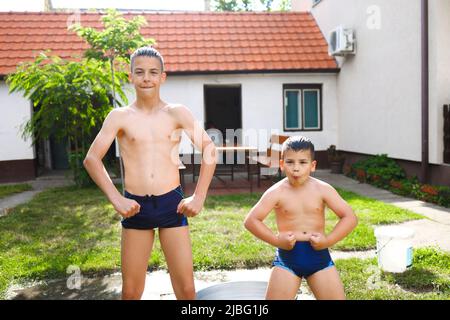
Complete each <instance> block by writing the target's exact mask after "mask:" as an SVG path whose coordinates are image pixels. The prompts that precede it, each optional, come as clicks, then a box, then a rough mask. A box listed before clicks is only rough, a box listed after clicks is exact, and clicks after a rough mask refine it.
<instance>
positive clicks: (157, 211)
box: [122, 186, 188, 230]
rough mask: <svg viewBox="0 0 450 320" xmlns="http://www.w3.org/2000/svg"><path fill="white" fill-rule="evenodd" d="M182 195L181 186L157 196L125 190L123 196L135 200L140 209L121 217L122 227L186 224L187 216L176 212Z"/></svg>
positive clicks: (138, 227) (134, 227)
mask: <svg viewBox="0 0 450 320" xmlns="http://www.w3.org/2000/svg"><path fill="white" fill-rule="evenodd" d="M183 197H184V194H183V190H182V189H181V186H178V187H176V188H175V189H173V190H172V191H169V192H168V193H165V194H161V195H158V196H155V195H151V196H149V195H145V196H137V195H134V194H131V193H129V192H128V191H125V198H128V199H133V200H136V202H137V203H139V205H140V206H141V210H140V211H139V213H137V214H136V215H134V216H132V217H130V218H123V219H122V227H124V228H126V229H141V230H146V229H154V228H174V227H181V226H187V225H188V220H187V218H186V217H185V216H184V215H182V214H179V213H177V207H178V204H179V203H180V201H181V200H182V199H183Z"/></svg>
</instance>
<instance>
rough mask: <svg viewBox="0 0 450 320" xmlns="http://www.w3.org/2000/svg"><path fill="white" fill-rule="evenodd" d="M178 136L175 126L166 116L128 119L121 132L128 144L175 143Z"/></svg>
mask: <svg viewBox="0 0 450 320" xmlns="http://www.w3.org/2000/svg"><path fill="white" fill-rule="evenodd" d="M179 136H180V133H179V130H177V124H176V123H175V121H174V120H173V119H172V118H171V117H170V116H167V115H160V116H155V117H144V118H142V117H130V119H128V121H127V123H126V126H125V128H124V130H123V137H124V138H125V139H126V140H127V142H129V143H130V144H142V143H144V144H146V143H158V142H163V143H170V142H172V143H176V142H177V141H179Z"/></svg>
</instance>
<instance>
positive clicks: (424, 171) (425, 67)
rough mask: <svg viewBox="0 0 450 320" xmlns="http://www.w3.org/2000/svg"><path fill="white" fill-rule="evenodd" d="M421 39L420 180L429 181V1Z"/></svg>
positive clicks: (423, 2)
mask: <svg viewBox="0 0 450 320" xmlns="http://www.w3.org/2000/svg"><path fill="white" fill-rule="evenodd" d="M421 12H422V18H421V38H422V163H421V167H420V180H421V182H422V183H426V182H427V181H428V165H429V164H428V161H429V146H428V139H429V134H428V109H429V79H428V77H429V60H428V0H421Z"/></svg>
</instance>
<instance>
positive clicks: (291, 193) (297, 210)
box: [274, 177, 325, 241]
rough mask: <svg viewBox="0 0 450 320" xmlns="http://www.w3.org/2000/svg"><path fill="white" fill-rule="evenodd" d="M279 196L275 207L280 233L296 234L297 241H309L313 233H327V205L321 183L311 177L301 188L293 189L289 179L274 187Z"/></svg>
mask: <svg viewBox="0 0 450 320" xmlns="http://www.w3.org/2000/svg"><path fill="white" fill-rule="evenodd" d="M274 187H275V189H276V192H277V195H278V202H277V204H276V206H275V213H276V215H275V216H276V222H277V227H278V231H279V232H286V231H292V232H294V234H295V236H296V239H297V241H309V238H310V235H311V233H313V232H319V233H322V234H323V233H324V232H325V203H324V201H323V197H322V193H321V181H320V180H317V179H315V178H312V177H309V179H308V181H307V182H306V183H305V184H304V185H302V186H299V187H293V186H291V185H290V184H289V182H288V180H287V179H284V180H282V181H280V182H278V183H277V185H275V186H274Z"/></svg>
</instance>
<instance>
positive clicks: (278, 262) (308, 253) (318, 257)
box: [272, 241, 334, 278]
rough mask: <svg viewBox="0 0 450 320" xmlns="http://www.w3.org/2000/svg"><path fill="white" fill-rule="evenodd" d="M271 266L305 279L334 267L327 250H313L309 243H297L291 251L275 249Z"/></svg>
mask: <svg viewBox="0 0 450 320" xmlns="http://www.w3.org/2000/svg"><path fill="white" fill-rule="evenodd" d="M272 266H274V267H280V268H283V269H286V270H288V271H290V272H292V273H293V274H295V275H296V276H297V277H305V278H307V277H309V276H311V275H313V274H314V273H316V272H317V271H320V270H323V269H327V268H330V267H332V266H334V263H333V260H331V256H330V252H329V251H328V249H323V250H315V249H314V248H313V247H312V246H311V243H309V241H297V242H296V243H295V246H294V248H293V249H292V250H283V249H280V248H277V250H276V255H275V259H274V261H273V263H272Z"/></svg>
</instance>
